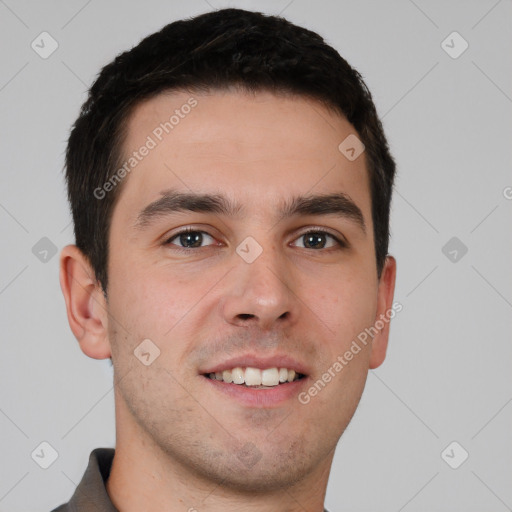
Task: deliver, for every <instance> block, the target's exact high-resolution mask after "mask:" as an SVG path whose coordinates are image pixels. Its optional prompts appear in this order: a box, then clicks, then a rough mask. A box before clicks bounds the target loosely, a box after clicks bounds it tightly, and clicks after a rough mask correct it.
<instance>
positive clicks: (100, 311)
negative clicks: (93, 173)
mask: <svg viewBox="0 0 512 512" xmlns="http://www.w3.org/2000/svg"><path fill="white" fill-rule="evenodd" d="M193 96H194V98H196V99H197V102H198V104H197V106H196V107H195V108H194V109H192V111H191V112H190V114H188V115H187V116H186V117H185V118H184V119H181V120H180V124H179V125H177V126H175V128H174V129H173V131H172V132H171V133H170V134H168V135H166V136H165V137H164V139H163V140H162V142H160V143H159V144H158V145H157V147H156V148H154V149H152V150H151V151H150V152H149V154H148V155H147V156H146V157H145V158H144V159H143V160H142V161H141V162H140V163H138V165H137V166H136V168H134V169H133V170H132V172H131V173H130V175H129V176H127V177H126V178H125V180H124V182H123V184H122V187H123V188H122V191H121V195H120V198H119V201H118V203H117V204H116V206H115V209H114V212H113V218H112V224H111V230H110V240H109V242H110V252H109V265H108V275H109V287H108V302H106V301H105V299H104V297H103V294H102V291H101V288H100V286H99V284H98V283H97V282H96V280H95V279H94V273H93V271H92V268H91V267H90V265H89V264H88V262H87V259H86V258H85V257H84V256H83V255H82V254H81V252H80V251H79V250H78V249H77V248H76V247H75V246H74V245H69V246H67V247H65V248H64V249H63V250H62V252H61V260H60V261H61V274H60V280H61V287H62V291H63V294H64V297H65V300H66V306H67V314H68V320H69V323H70V326H71V329H72V331H73V333H74V335H75V336H76V338H77V339H78V341H79V342H80V348H81V350H82V351H83V352H84V353H85V354H86V355H87V356H89V357H92V358H96V359H103V358H107V357H109V356H112V359H113V364H114V380H115V404H116V411H115V412H116V436H117V443H116V454H115V457H114V462H113V466H112V471H111V475H110V477H109V479H108V482H107V491H108V493H109V495H110V497H111V499H112V501H113V503H114V505H115V506H116V507H117V508H118V509H119V510H120V511H123V512H131V511H136V510H142V509H143V510H147V511H159V512H160V511H161V510H167V511H176V512H177V511H183V510H194V509H195V510H197V511H203V510H207V511H212V512H214V511H221V510H222V511H224V512H226V511H235V510H237V511H240V510H244V511H256V510H257V511H259V512H267V511H268V512H270V511H272V512H274V511H275V510H283V511H285V510H286V511H291V512H293V511H303V510H308V511H312V512H321V511H323V503H324V498H325V493H326V488H327V482H328V477H329V472H330V468H331V463H332V460H333V456H334V451H335V448H336V444H337V442H338V440H339V438H340V437H341V435H342V433H343V432H344V430H345V429H346V427H347V425H348V424H349V422H350V420H351V418H352V416H353V414H354V412H355V410H356V408H357V405H358V403H359V400H360V398H361V395H362V392H363V390H364V386H365V383H366V378H367V375H368V370H369V369H373V368H377V367H378V366H380V365H381V364H382V362H383V361H384V358H385V355H386V348H387V344H388V334H389V323H387V322H386V323H385V326H384V328H383V329H382V330H381V331H380V332H379V334H377V335H376V336H375V337H374V338H373V340H371V341H370V342H369V343H368V344H367V345H366V346H365V347H363V349H362V350H361V351H360V352H359V353H358V354H357V355H355V356H354V358H353V359H352V360H351V361H350V362H349V364H347V366H345V367H344V368H343V370H342V371H341V372H339V373H337V374H336V377H335V378H333V379H332V380H331V382H330V383H328V385H326V386H325V388H324V389H322V391H321V392H320V393H318V395H317V396H315V397H313V398H312V399H311V401H310V402H309V403H308V404H307V405H304V404H301V403H300V402H299V400H298V399H297V398H296V397H294V398H292V399H289V400H287V401H286V402H285V403H284V404H282V405H280V406H278V407H249V406H245V405H241V404H240V403H239V402H237V401H235V400H234V399H232V398H228V397H226V396H224V395H223V394H220V393H219V392H218V391H216V390H214V389H213V388H212V386H211V384H210V383H209V382H205V380H204V377H202V376H200V375H199V370H200V369H201V368H205V367H206V365H208V364H209V363H211V362H212V361H213V362H220V361H222V359H223V358H224V357H226V354H228V353H229V355H231V356H232V355H238V354H242V353H246V352H249V351H251V352H253V353H255V354H264V355H269V356H272V355H273V354H275V353H277V352H284V353H287V354H290V355H292V356H294V357H296V358H297V359H299V360H301V361H305V362H307V364H308V365H309V366H310V368H311V375H309V376H308V378H309V379H310V384H312V383H313V382H315V381H316V380H317V379H319V378H320V377H321V376H322V374H323V373H324V372H325V371H326V370H327V369H328V368H329V367H330V366H332V364H333V363H334V362H335V361H336V358H337V357H338V356H339V355H342V354H344V353H345V352H346V350H348V348H349V347H350V345H351V343H352V341H353V340H354V339H356V337H357V335H358V334H359V333H361V332H362V331H364V329H365V328H367V327H370V326H372V325H373V324H374V323H375V321H376V320H377V319H378V318H379V317H380V315H382V314H385V313H386V311H389V310H390V309H391V306H392V301H393V293H394V285H395V274H396V262H395V260H394V258H393V257H391V256H388V258H387V260H386V263H385V267H384V270H383V272H382V275H381V278H380V279H378V278H377V271H376V261H375V251H374V240H373V225H372V218H371V198H370V189H369V178H368V172H367V169H366V161H365V155H364V153H363V155H361V156H360V157H359V158H357V159H356V160H354V161H352V162H351V161H349V160H348V159H347V158H345V156H343V155H342V154H341V152H340V151H339V150H338V145H339V144H340V142H341V141H342V140H344V139H345V138H346V137H347V136H348V135H349V134H351V133H356V132H355V129H354V128H353V126H352V125H351V124H350V123H348V121H346V120H345V119H344V118H342V117H341V116H339V115H337V114H335V113H332V112H329V111H328V110H326V109H325V108H324V107H323V106H322V105H320V104H319V103H317V102H315V101H313V100H309V99H306V98H303V97H284V96H280V97H277V96H275V95H273V94H271V93H263V92H259V93H256V95H251V94H248V93H245V92H239V91H238V92H237V91H233V90H230V91H223V92H219V91H216V92H212V93H210V94H208V95H207V94H204V93H202V94H194V95H193ZM189 98H190V94H189V93H184V92H173V93H172V94H169V93H167V94H160V95H158V96H157V97H155V98H152V99H150V100H147V101H145V102H143V103H141V104H139V105H138V106H137V108H136V109H135V111H134V112H133V115H132V116H131V118H130V119H129V123H128V135H127V139H126V141H125V144H124V149H125V153H126V154H127V155H128V154H130V153H131V151H133V150H135V149H137V148H139V147H140V146H141V145H142V144H144V142H145V141H146V137H147V136H148V135H149V134H151V133H152V131H153V130H154V129H155V127H156V126H158V124H159V123H160V122H163V121H165V120H167V119H168V118H169V115H170V114H169V113H172V111H174V110H175V109H176V108H178V109H179V108H180V106H181V105H183V104H184V103H186V102H187V100H188V99H189ZM169 188H175V189H178V190H180V191H195V192H205V193H223V194H225V195H228V196H229V197H231V198H232V199H234V200H237V201H239V202H240V203H241V204H242V205H243V206H244V207H245V209H246V211H247V216H246V218H245V219H244V220H239V219H235V218H230V217H226V216H220V215H218V214H204V213H194V212H186V213H179V214H175V215H173V216H168V217H162V218H160V219H159V220H158V222H156V223H155V224H153V225H151V226H149V227H148V228H147V229H146V230H145V231H137V230H136V229H135V228H134V225H135V222H136V219H137V214H138V212H139V211H141V210H142V209H143V208H144V207H145V206H146V205H147V204H149V203H150V202H152V201H154V200H155V199H158V198H159V197H160V192H161V191H163V190H165V189H169ZM333 192H343V193H345V194H347V195H348V196H350V198H351V199H352V200H353V201H354V202H355V203H356V205H357V206H358V207H359V208H360V209H361V211H362V213H363V217H364V221H365V223H366V233H364V232H363V231H362V230H361V228H360V227H359V226H358V224H357V223H355V222H354V221H353V220H350V219H347V218H340V217H337V216H332V215H330V216H314V217H313V216H308V217H304V216H302V217H295V218H289V219H285V220H281V221H280V222H276V219H275V215H276V208H277V205H278V203H279V201H281V200H283V199H286V198H289V197H291V196H293V195H299V194H308V193H309V194H312V193H315V194H316V193H333ZM191 225H193V227H194V229H196V230H199V231H205V232H206V233H207V234H208V235H210V236H206V235H205V234H204V233H203V242H202V246H201V247H199V248H195V249H191V250H190V252H189V253H187V254H181V253H178V252H177V251H175V250H174V249H173V247H178V246H179V245H180V240H179V237H178V238H175V239H173V243H174V244H175V245H174V246H173V245H170V244H168V245H165V241H166V240H168V239H170V238H171V236H172V235H173V234H175V233H176V231H178V228H184V227H187V226H191ZM310 227H312V228H325V229H327V230H329V231H330V232H332V233H333V234H335V235H337V236H339V237H344V238H345V239H346V240H347V241H348V244H349V247H348V248H338V247H337V244H336V242H335V241H334V240H333V239H331V238H330V237H329V236H326V237H325V238H321V239H320V242H323V243H325V244H326V245H325V248H322V245H321V244H320V247H319V248H316V247H313V248H311V247H308V246H306V241H305V240H304V237H302V236H301V235H302V234H303V233H304V232H305V231H306V230H307V228H310ZM247 236H251V237H253V238H254V239H255V240H257V242H258V243H259V244H260V246H261V247H262V249H263V252H262V253H261V255H260V256H259V257H258V258H257V259H256V260H255V261H254V262H253V263H251V264H248V263H246V262H245V261H244V260H243V259H242V258H241V257H240V256H239V255H238V254H237V252H236V251H235V249H236V247H237V246H238V245H239V244H240V243H241V242H242V241H243V240H244V239H245V238H246V237H247ZM192 251H195V252H192ZM285 313H287V314H285ZM146 338H149V339H151V340H152V341H153V342H154V343H155V345H156V346H158V348H159V350H160V356H159V357H158V358H157V359H156V360H155V361H154V362H153V363H152V364H151V365H149V366H145V365H143V364H141V362H140V361H139V360H138V359H137V358H136V357H135V356H134V354H133V351H134V349H135V348H136V347H137V346H138V345H139V344H140V343H141V341H142V340H144V339H146ZM306 389H307V388H306ZM246 443H252V444H251V445H246ZM244 445H246V447H247V446H250V447H251V449H252V450H253V453H256V454H257V455H258V456H259V459H258V460H257V462H256V463H254V465H252V467H248V466H249V465H248V464H247V463H246V462H244V460H241V458H240V457H239V455H240V454H241V451H240V450H241V448H242V447H243V446H244Z"/></svg>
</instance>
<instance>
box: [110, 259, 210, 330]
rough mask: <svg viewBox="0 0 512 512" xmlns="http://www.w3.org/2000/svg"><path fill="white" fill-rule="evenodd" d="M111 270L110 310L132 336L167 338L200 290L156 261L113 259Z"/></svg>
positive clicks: (199, 293) (192, 303) (196, 299)
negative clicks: (160, 266)
mask: <svg viewBox="0 0 512 512" xmlns="http://www.w3.org/2000/svg"><path fill="white" fill-rule="evenodd" d="M113 267H115V269H114V270H113V271H112V273H111V277H110V278H109V279H110V281H109V282H110V286H111V289H110V290H109V296H110V299H109V305H110V310H111V311H112V314H113V315H114V317H115V318H117V319H119V322H121V323H123V325H125V327H126V329H127V330H128V331H129V332H130V334H131V336H132V337H143V338H150V339H155V340H162V339H165V338H169V337H170V336H171V335H172V332H173V329H174V326H175V325H176V324H177V323H178V322H180V320H181V319H182V318H183V317H185V316H186V315H187V313H188V312H189V311H190V310H191V308H192V307H193V305H194V304H195V303H196V302H197V301H198V300H199V298H200V297H201V294H204V291H203V290H202V289H200V288H198V287H197V283H194V284H190V283H187V281H186V279H183V277H181V278H180V277H178V276H176V275H175V273H172V272H170V273H169V272H168V273H165V272H162V271H161V270H159V268H158V265H153V266H150V267H148V266H146V267H144V266H142V265H140V264H133V265H130V264H128V262H127V261H124V262H120V261H118V262H117V266H114V265H113Z"/></svg>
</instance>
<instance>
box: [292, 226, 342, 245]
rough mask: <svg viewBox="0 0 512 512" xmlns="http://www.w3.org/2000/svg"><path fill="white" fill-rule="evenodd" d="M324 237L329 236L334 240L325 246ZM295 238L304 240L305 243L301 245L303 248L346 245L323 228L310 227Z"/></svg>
mask: <svg viewBox="0 0 512 512" xmlns="http://www.w3.org/2000/svg"><path fill="white" fill-rule="evenodd" d="M325 238H331V240H334V245H330V246H329V247H326V243H325V241H324V240H325ZM297 240H304V244H305V245H303V247H304V248H305V249H326V248H327V249H330V248H332V247H333V246H336V245H337V246H338V247H339V248H343V247H347V244H346V243H345V242H343V241H342V240H340V239H339V238H338V237H336V236H334V235H333V234H331V233H329V232H328V231H325V230H323V229H310V230H309V231H306V232H305V233H302V235H300V236H299V238H297ZM299 247H300V246H299Z"/></svg>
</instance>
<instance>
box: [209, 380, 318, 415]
mask: <svg viewBox="0 0 512 512" xmlns="http://www.w3.org/2000/svg"><path fill="white" fill-rule="evenodd" d="M201 378H202V379H203V380H204V381H206V385H208V386H213V389H214V390H216V391H219V392H220V393H223V394H224V395H225V396H227V397H229V398H231V399H234V400H236V401H237V402H239V403H240V404H241V405H245V406H248V407H262V408H272V407H278V406H279V405H282V404H283V403H284V402H286V401H287V400H291V399H293V398H296V397H297V395H298V394H299V392H300V390H301V389H303V388H305V387H306V386H308V381H309V377H302V378H301V379H299V380H294V381H292V382H286V383H284V384H278V385H277V386H275V387H273V388H271V389H251V388H250V387H247V386H245V385H244V384H232V383H231V384H228V383H227V382H224V381H221V380H213V379H210V378H209V377H206V376H205V375H201Z"/></svg>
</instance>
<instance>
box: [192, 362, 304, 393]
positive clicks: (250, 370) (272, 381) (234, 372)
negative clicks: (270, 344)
mask: <svg viewBox="0 0 512 512" xmlns="http://www.w3.org/2000/svg"><path fill="white" fill-rule="evenodd" d="M202 375H203V377H206V378H208V379H210V380H215V381H220V382H222V383H224V384H234V385H236V386H244V387H248V388H251V389H273V388H275V387H278V386H283V385H285V384H288V383H291V382H294V381H297V380H301V379H304V378H305V377H306V376H305V375H304V374H303V373H299V372H297V371H295V370H294V369H290V368H277V367H273V368H264V369H260V368H255V367H251V366H247V367H241V366H236V367H234V368H231V369H226V370H223V371H217V372H209V373H204V374H202Z"/></svg>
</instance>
